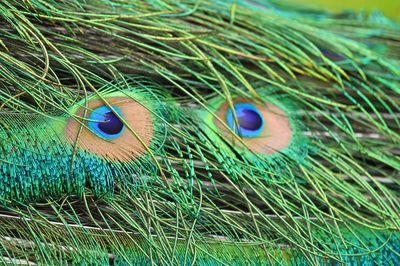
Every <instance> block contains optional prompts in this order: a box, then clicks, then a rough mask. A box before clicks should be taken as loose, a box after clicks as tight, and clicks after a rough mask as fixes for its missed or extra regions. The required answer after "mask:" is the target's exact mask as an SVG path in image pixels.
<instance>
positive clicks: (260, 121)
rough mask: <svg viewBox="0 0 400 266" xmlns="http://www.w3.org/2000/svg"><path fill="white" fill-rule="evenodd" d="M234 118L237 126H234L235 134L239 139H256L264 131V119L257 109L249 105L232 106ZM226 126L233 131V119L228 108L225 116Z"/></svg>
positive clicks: (238, 104) (237, 104)
mask: <svg viewBox="0 0 400 266" xmlns="http://www.w3.org/2000/svg"><path fill="white" fill-rule="evenodd" d="M234 108H235V113H236V117H237V120H238V123H239V125H236V129H235V132H236V134H238V135H239V136H241V137H245V138H254V137H258V136H259V135H260V134H261V132H262V131H263V129H264V118H263V116H262V113H261V112H260V111H259V110H258V109H257V107H256V106H255V105H253V104H251V103H236V104H234ZM226 120H227V123H228V126H229V127H230V128H231V129H232V130H234V124H235V119H234V117H233V112H232V110H231V109H230V108H229V109H228V111H227V114H226Z"/></svg>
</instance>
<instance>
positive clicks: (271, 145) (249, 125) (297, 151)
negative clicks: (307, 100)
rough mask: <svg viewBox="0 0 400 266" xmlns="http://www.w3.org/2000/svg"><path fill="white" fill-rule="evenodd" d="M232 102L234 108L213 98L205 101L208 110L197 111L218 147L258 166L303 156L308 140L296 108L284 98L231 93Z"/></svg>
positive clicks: (208, 133) (271, 95) (304, 155)
mask: <svg viewBox="0 0 400 266" xmlns="http://www.w3.org/2000/svg"><path fill="white" fill-rule="evenodd" d="M232 103H233V109H234V111H233V110H232V108H231V107H230V104H229V103H228V101H227V100H225V99H223V98H222V97H216V98H214V99H212V100H211V101H210V102H209V104H208V106H209V109H210V110H211V111H200V117H205V119H204V120H203V121H205V122H204V123H203V127H202V128H203V130H204V131H205V132H206V135H208V136H209V138H210V139H213V142H214V143H215V146H216V147H217V148H218V149H222V150H223V152H224V153H225V154H229V156H230V157H235V156H237V155H236V154H240V156H242V157H243V158H245V159H244V160H245V161H250V162H254V163H255V164H257V165H259V166H260V163H261V164H262V165H264V163H265V162H266V163H267V164H269V163H270V162H272V164H273V165H275V166H276V165H278V164H280V163H282V162H286V161H287V159H288V158H290V159H292V160H296V161H302V160H303V159H304V158H305V157H306V155H307V153H308V149H309V147H308V146H309V143H308V141H307V139H306V137H305V136H304V134H303V132H302V124H301V122H300V121H299V119H298V118H297V117H296V113H297V112H296V111H297V107H296V106H295V104H293V102H292V101H291V100H289V99H287V97H285V96H282V95H274V94H269V95H267V94H262V93H261V101H256V100H253V99H250V98H245V97H237V96H236V97H235V96H234V97H232ZM235 115H236V118H235ZM233 150H236V153H234V152H232V151H233ZM260 158H264V159H263V160H260ZM277 163H278V164H277ZM285 164H286V163H285ZM264 166H265V167H267V165H264ZM264 166H260V167H261V168H264Z"/></svg>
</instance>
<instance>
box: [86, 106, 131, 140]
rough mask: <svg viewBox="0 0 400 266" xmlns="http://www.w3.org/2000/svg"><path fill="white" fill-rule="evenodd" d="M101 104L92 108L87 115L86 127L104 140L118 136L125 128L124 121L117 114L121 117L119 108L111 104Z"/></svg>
mask: <svg viewBox="0 0 400 266" xmlns="http://www.w3.org/2000/svg"><path fill="white" fill-rule="evenodd" d="M112 108H113V110H114V111H113V110H111V108H109V107H108V106H101V107H99V108H96V109H95V110H93V111H92V112H91V114H90V116H89V120H90V122H89V123H88V127H89V128H90V129H91V130H92V132H93V133H95V134H96V135H97V136H99V137H101V138H104V139H106V140H111V139H115V138H118V137H119V136H120V135H121V134H122V132H123V131H124V129H125V126H124V123H122V121H121V120H120V119H119V118H118V116H117V114H116V113H118V115H119V116H120V117H122V118H123V115H122V112H121V109H120V108H118V107H117V106H112Z"/></svg>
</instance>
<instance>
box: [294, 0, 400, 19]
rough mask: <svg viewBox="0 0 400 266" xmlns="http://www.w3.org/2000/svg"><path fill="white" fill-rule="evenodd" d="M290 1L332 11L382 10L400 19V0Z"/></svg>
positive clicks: (385, 13)
mask: <svg viewBox="0 0 400 266" xmlns="http://www.w3.org/2000/svg"><path fill="white" fill-rule="evenodd" d="M289 2H292V3H293V4H296V3H302V4H305V5H307V6H310V7H315V8H322V9H325V10H328V11H332V12H338V11H343V10H345V9H354V10H357V11H367V12H370V11H373V10H380V11H381V12H382V13H383V14H384V15H386V16H387V17H390V18H392V19H396V20H397V21H400V0H289Z"/></svg>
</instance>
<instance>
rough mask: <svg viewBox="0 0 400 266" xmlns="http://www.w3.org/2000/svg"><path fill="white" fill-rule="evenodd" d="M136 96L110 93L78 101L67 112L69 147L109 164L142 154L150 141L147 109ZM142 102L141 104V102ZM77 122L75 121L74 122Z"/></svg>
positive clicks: (151, 126) (151, 130)
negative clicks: (70, 115)
mask: <svg viewBox="0 0 400 266" xmlns="http://www.w3.org/2000/svg"><path fill="white" fill-rule="evenodd" d="M135 97H138V95H135V94H134V93H132V92H130V93H128V94H123V93H118V92H117V93H113V94H108V95H105V96H104V97H102V99H99V98H98V97H96V96H94V97H92V98H91V99H89V100H88V101H87V103H86V105H87V106H85V102H84V101H82V102H81V103H79V104H78V105H77V107H74V108H73V110H72V111H71V112H72V113H74V114H75V115H74V117H71V118H70V119H68V122H67V125H66V127H65V130H64V132H65V135H66V138H67V140H68V141H69V142H70V144H71V145H75V144H77V146H78V147H79V148H81V149H82V150H84V151H86V152H89V153H91V154H93V155H96V156H98V157H100V158H104V159H107V160H112V161H120V162H128V161H132V160H135V159H137V158H138V157H140V156H141V155H144V154H145V153H146V150H147V149H148V148H149V147H150V146H151V144H152V140H153V137H154V127H155V124H154V120H153V115H152V114H151V111H150V110H149V109H151V107H149V106H146V102H145V101H144V99H142V97H139V98H140V99H135ZM142 100H143V101H144V102H141V101H142ZM77 118H78V119H77Z"/></svg>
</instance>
